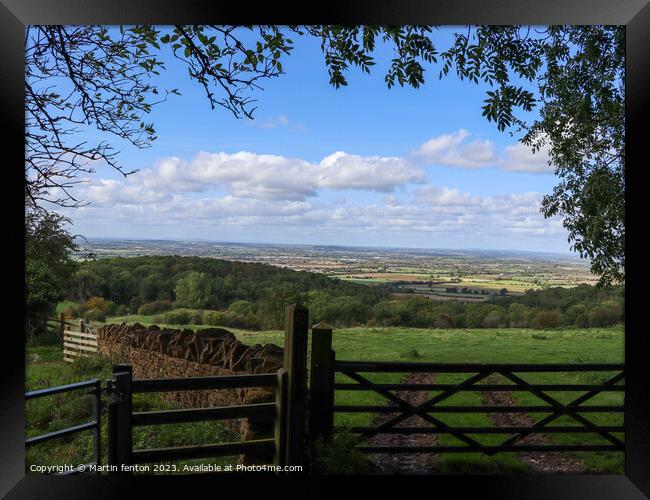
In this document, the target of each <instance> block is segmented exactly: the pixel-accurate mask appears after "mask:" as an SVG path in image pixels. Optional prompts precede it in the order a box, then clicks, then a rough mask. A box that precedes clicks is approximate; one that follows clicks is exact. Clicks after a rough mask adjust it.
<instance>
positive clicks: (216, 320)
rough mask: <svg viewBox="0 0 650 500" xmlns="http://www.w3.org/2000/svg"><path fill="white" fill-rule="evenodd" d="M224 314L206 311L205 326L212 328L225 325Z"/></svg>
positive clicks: (204, 314)
mask: <svg viewBox="0 0 650 500" xmlns="http://www.w3.org/2000/svg"><path fill="white" fill-rule="evenodd" d="M223 317H224V313H222V312H219V311H204V312H203V324H204V325H211V326H219V325H224V324H225V323H224V322H223Z"/></svg>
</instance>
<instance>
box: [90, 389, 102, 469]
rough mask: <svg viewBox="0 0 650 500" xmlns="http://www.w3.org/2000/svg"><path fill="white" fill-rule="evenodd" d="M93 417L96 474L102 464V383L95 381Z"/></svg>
mask: <svg viewBox="0 0 650 500" xmlns="http://www.w3.org/2000/svg"><path fill="white" fill-rule="evenodd" d="M92 395H93V415H92V418H93V420H94V421H95V427H94V429H93V457H94V459H95V464H96V465H97V474H99V473H100V472H99V467H100V465H101V463H102V383H101V381H99V380H98V381H97V383H96V384H95V387H94V388H93V392H92Z"/></svg>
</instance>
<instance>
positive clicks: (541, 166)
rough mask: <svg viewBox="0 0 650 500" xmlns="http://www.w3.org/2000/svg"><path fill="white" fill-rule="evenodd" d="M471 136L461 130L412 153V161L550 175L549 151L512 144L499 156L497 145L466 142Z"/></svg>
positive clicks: (444, 135)
mask: <svg viewBox="0 0 650 500" xmlns="http://www.w3.org/2000/svg"><path fill="white" fill-rule="evenodd" d="M470 135H471V134H470V133H469V132H468V131H467V130H465V129H460V130H457V131H456V132H452V133H450V134H442V135H439V136H437V137H434V138H432V139H429V140H428V141H427V142H425V143H424V144H422V145H421V146H420V147H419V148H418V149H417V150H415V151H413V153H412V154H413V157H414V158H417V159H419V160H421V161H423V162H425V163H428V164H435V165H443V166H447V167H459V168H466V169H475V168H489V167H492V168H498V169H500V170H508V171H512V172H528V173H549V172H553V167H552V166H549V164H548V163H549V160H550V156H549V150H548V148H547V147H543V148H541V149H540V150H539V151H537V152H535V153H534V152H533V150H532V149H531V148H530V147H529V146H526V145H525V144H522V143H517V144H512V145H510V146H507V147H505V148H504V149H503V151H502V152H501V153H500V154H497V151H496V148H495V145H494V143H493V142H492V141H489V140H484V141H482V140H474V141H471V142H467V141H466V139H468V138H469V136H470Z"/></svg>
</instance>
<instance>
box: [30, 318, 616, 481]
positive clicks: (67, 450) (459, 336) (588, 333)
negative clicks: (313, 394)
mask: <svg viewBox="0 0 650 500" xmlns="http://www.w3.org/2000/svg"><path fill="white" fill-rule="evenodd" d="M109 321H110V322H116V323H121V322H123V321H124V322H128V323H135V322H138V323H141V324H144V325H147V324H152V323H153V316H129V317H114V318H109ZM160 326H164V325H160ZM166 326H169V327H171V328H178V326H177V325H166ZM183 328H192V329H197V330H198V329H203V328H210V327H209V326H208V325H191V326H185V327H183ZM229 330H230V331H232V332H233V333H235V334H236V336H237V337H238V339H240V340H241V341H242V342H244V343H246V344H249V345H252V344H263V343H268V342H272V343H275V344H277V345H280V346H281V345H282V344H283V335H284V334H283V332H281V331H264V332H250V331H242V330H237V329H232V328H229ZM623 339H624V329H623V327H622V326H615V327H607V328H591V329H558V330H531V329H476V330H466V329H418V328H395V327H386V328H381V327H380V328H370V327H359V328H345V329H339V330H335V331H334V335H333V347H334V350H335V351H336V357H337V359H340V360H402V361H432V362H476V363H498V362H503V363H514V362H520V363H599V362H622V361H623V359H624V352H623V346H624V342H623ZM27 363H28V364H27V379H26V380H27V389H28V390H31V389H36V388H41V387H51V386H54V385H60V384H64V383H70V382H73V381H81V380H85V379H88V378H100V379H106V378H109V372H110V367H109V366H110V361H108V360H107V361H104V362H102V361H101V359H99V358H97V359H95V358H91V359H89V360H88V361H84V362H83V363H75V364H74V365H73V366H70V365H68V364H65V363H63V361H62V354H61V349H60V347H59V346H56V345H50V346H28V349H27ZM404 376H406V374H369V378H371V380H373V381H376V382H384V383H391V382H398V381H399V380H400V379H402V378H403V377H404ZM468 376H469V374H467V375H465V374H440V375H438V378H437V380H436V383H454V382H460V381H462V380H463V379H464V378H467V377H468ZM607 376H608V374H607V373H600V374H596V373H586V374H570V373H546V374H544V373H541V374H522V375H521V377H522V378H524V379H525V380H526V381H527V382H530V383H598V382H599V381H601V380H604V379H605V378H606V377H607ZM337 381H340V382H351V380H349V379H347V377H345V376H344V375H337ZM549 394H550V395H551V396H553V397H555V398H557V399H559V400H560V401H563V402H565V401H569V400H571V399H574V398H576V397H578V396H579V395H580V394H581V393H576V392H564V393H560V392H551V393H549ZM433 395H434V393H432V394H430V396H433ZM513 395H514V397H515V399H516V400H517V402H518V403H519V404H521V405H539V404H543V403H542V402H541V401H540V400H539V399H538V398H537V397H536V396H534V395H532V394H528V393H525V392H513ZM146 396H147V398H146V399H145V398H142V401H138V402H137V405H140V407H146V408H164V407H168V404H167V403H164V402H162V401H161V400H160V399H159V398H156V397H155V395H146ZM57 397H58V398H61V399H64V398H65V396H57ZM80 399H81V398H77V400H76V402H75V401H70V402H68V403H63V402H62V403H61V404H54V405H51V404H50V403H45V401H44V400H40V401H34V402H29V403H28V419H27V421H28V426H27V435H28V436H30V435H35V434H38V433H42V432H48V431H51V430H55V429H56V428H61V427H65V426H67V425H71V424H73V423H80V422H81V421H83V419H82V420H79V418H81V415H82V413H83V412H82V410H83V409H87V412H86V413H85V415H87V414H89V413H88V412H89V409H90V406H89V404H90V401H88V402H87V403H86V406H83V405H82V403H81V402H79V401H80ZM88 399H90V398H88ZM622 401H623V393H622V392H609V393H604V394H600V395H598V396H597V397H595V398H593V399H592V400H590V401H589V402H588V403H587V404H603V405H619V404H622ZM384 403H386V400H385V399H384V398H382V397H381V396H380V395H378V394H375V393H372V392H365V391H337V393H336V404H364V405H366V404H368V405H369V404H384ZM442 404H447V405H480V404H481V394H480V393H479V392H469V391H468V392H461V393H458V394H456V395H454V396H452V397H451V398H449V399H447V400H445V401H444V402H443V403H442ZM30 405H32V406H34V407H35V408H33V409H30V408H29V406H30ZM69 408H72V409H73V410H74V411H73V413H72V414H69V413H68V411H67V410H66V409H69ZM64 410H65V411H64ZM532 416H533V418H535V419H537V418H539V417H541V415H532ZM586 416H587V417H588V418H589V419H593V420H594V421H595V422H598V423H603V424H605V423H606V424H610V425H619V424H621V423H622V419H623V415H622V414H602V415H601V414H589V415H586ZM73 417H74V418H73ZM374 418H375V416H374V415H371V414H336V416H335V425H336V426H337V427H343V428H344V427H347V426H357V425H370V424H371V423H372V420H373V419H374ZM437 418H440V419H441V420H443V421H444V422H446V423H448V424H455V425H463V426H489V425H490V422H489V420H488V416H487V415H485V414H440V415H437ZM104 421H105V419H104ZM553 425H578V424H577V423H576V422H574V421H572V420H571V419H570V418H569V417H561V418H559V419H557V420H556V421H554V423H553ZM166 427H170V429H162V428H160V429H158V430H156V432H146V431H145V430H146V429H147V428H143V429H139V430H138V433H142V435H140V434H138V436H134V440H135V443H136V445H137V446H144V443H146V446H147V447H156V446H173V445H180V444H191V443H194V444H199V443H200V442H215V441H219V440H223V439H224V438H225V436H226V433H225V431H224V429H223V428H222V427H220V426H219V425H218V424H217V423H205V424H183V425H177V426H166ZM171 427H175V428H174V429H172V428H171ZM149 431H151V429H149ZM104 436H105V433H104ZM547 436H548V438H549V439H551V440H554V441H556V442H558V443H565V444H568V443H570V442H574V443H583V442H591V443H606V441H605V440H604V438H601V437H599V436H594V435H592V434H575V435H564V434H561V435H560V434H547ZM472 437H474V438H476V439H477V440H479V441H480V442H482V443H485V444H498V443H499V442H500V441H501V440H502V439H504V438H505V436H503V435H480V436H479V435H474V436H472ZM620 437H622V436H620ZM62 442H65V441H62V440H60V441H51V442H49V443H46V444H43V445H38V446H36V447H33V448H32V449H30V450H29V453H28V463H29V462H30V460H31V461H32V462H33V461H35V460H36V458H37V457H38V463H61V462H62V461H63V462H66V461H69V459H71V457H72V454H73V453H77V454H79V452H81V451H82V449H84V450H86V451H85V453H87V454H88V453H90V450H91V444H90V443H91V441H90V434H87V435H82V436H80V437H78V438H72V439H70V440H69V441H68V442H65V445H64V446H61V443H62ZM138 443H141V444H138ZM438 443H439V444H440V445H457V444H462V443H460V442H459V441H458V440H457V439H456V438H454V437H453V436H448V435H439V436H438ZM38 448H42V449H41V451H37V449H38ZM104 448H105V447H104ZM572 455H573V456H574V457H576V458H577V459H579V460H581V461H582V462H583V463H584V464H585V467H586V469H587V470H588V471H590V472H600V473H622V472H623V453H617V452H602V453H599V452H589V453H573V454H572ZM43 457H47V461H45V462H44V460H43ZM73 463H81V461H79V462H77V460H74V461H73ZM527 469H528V464H526V463H525V462H523V461H521V460H519V459H518V458H517V456H516V455H515V454H513V453H502V454H499V455H496V456H494V457H485V456H482V455H481V454H473V453H462V454H461V453H459V454H442V455H441V459H440V470H442V471H443V472H462V471H467V472H470V471H471V472H481V471H495V470H497V471H505V472H522V471H526V470H527Z"/></svg>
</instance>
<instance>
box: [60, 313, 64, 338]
mask: <svg viewBox="0 0 650 500" xmlns="http://www.w3.org/2000/svg"><path fill="white" fill-rule="evenodd" d="M64 331H65V314H63V313H61V314H60V315H59V337H61V340H62V341H63V332H64Z"/></svg>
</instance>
